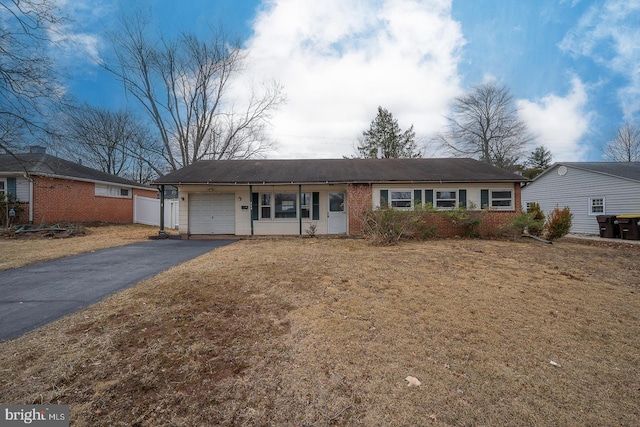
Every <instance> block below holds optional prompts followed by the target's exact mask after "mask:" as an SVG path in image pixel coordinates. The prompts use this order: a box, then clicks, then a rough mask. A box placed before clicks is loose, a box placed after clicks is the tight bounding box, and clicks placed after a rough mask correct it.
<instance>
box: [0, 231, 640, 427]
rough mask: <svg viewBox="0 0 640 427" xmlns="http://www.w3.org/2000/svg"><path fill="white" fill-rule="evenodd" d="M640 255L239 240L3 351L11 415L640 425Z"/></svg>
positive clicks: (443, 243) (2, 382) (573, 246)
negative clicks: (42, 406)
mask: <svg viewBox="0 0 640 427" xmlns="http://www.w3.org/2000/svg"><path fill="white" fill-rule="evenodd" d="M638 249H640V248H638V247H624V248H622V249H621V248H609V247H600V246H595V245H592V246H588V245H582V244H579V243H574V242H572V241H564V240H560V241H558V242H556V243H554V245H543V244H540V243H537V242H534V241H529V240H526V241H516V242H513V241H499V240H497V241H482V240H464V239H452V240H436V241H429V242H409V243H403V244H401V245H399V246H395V247H371V246H370V245H368V244H367V243H366V242H364V241H361V240H343V239H341V240H331V239H260V240H248V241H240V242H238V243H235V244H233V245H231V246H227V247H224V248H221V249H218V250H216V251H213V252H210V253H208V254H205V255H203V256H201V257H199V258H197V259H195V260H192V261H190V262H188V263H185V264H182V265H180V266H177V267H174V268H172V269H170V270H168V271H167V272H165V273H163V274H161V275H159V276H157V277H155V278H152V279H150V280H147V281H145V282H142V283H141V284H139V285H137V286H136V287H134V288H131V289H128V290H126V291H124V292H121V293H118V294H116V295H113V296H111V297H109V298H108V299H106V300H104V301H103V302H101V303H99V304H97V305H94V306H92V307H90V308H88V309H86V310H84V311H82V312H80V313H77V314H75V315H73V316H68V317H66V318H64V319H61V320H60V321H57V322H55V323H53V324H51V325H48V326H46V327H44V328H41V329H39V330H38V331H35V332H33V333H31V334H28V335H26V336H24V337H22V338H19V339H16V340H13V341H10V342H5V343H1V344H0V367H1V369H2V375H1V376H0V401H2V402H5V403H16V404H17V403H65V404H70V405H71V419H72V420H73V421H72V423H73V425H74V426H112V425H138V426H155V425H248V426H262V425H297V426H312V425H314V426H329V425H333V426H336V425H337V426H347V425H367V426H369V425H426V424H428V425H440V426H445V425H629V426H630V425H634V424H636V422H637V420H638V419H639V418H640V403H639V402H640V371H638V369H637V367H638V364H639V363H640V356H638V355H639V354H640V342H639V341H638V339H637V337H638V335H639V334H640V322H639V320H640V319H639V317H640V299H639V297H638V292H640V289H639V286H638V282H637V261H636V260H637V255H638V253H639V251H638ZM630 253H631V254H633V256H630ZM552 360H553V361H555V362H557V363H558V364H560V365H561V366H560V367H556V366H553V365H551V364H550V361H552ZM407 376H414V377H416V378H418V379H419V380H420V381H421V382H422V385H421V386H419V387H415V386H413V387H409V386H408V385H407V384H408V383H407V381H405V378H406V377H407Z"/></svg>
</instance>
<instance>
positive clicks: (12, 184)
mask: <svg viewBox="0 0 640 427" xmlns="http://www.w3.org/2000/svg"><path fill="white" fill-rule="evenodd" d="M16 191H17V190H16V179H15V178H7V193H9V194H11V195H12V196H13V199H14V200H16V199H17V198H18V196H17V195H16Z"/></svg>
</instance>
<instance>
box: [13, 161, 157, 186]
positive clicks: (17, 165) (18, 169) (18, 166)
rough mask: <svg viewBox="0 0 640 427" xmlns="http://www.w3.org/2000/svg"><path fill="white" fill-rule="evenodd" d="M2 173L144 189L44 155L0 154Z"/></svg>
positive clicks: (129, 182)
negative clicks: (70, 179)
mask: <svg viewBox="0 0 640 427" xmlns="http://www.w3.org/2000/svg"><path fill="white" fill-rule="evenodd" d="M4 172H10V173H25V172H27V173H29V174H31V175H44V176H55V177H63V178H72V179H77V180H81V181H99V182H106V183H114V184H121V185H126V186H129V187H145V186H144V185H142V184H139V183H137V182H134V181H130V180H128V179H125V178H121V177H119V176H115V175H111V174H108V173H106V172H102V171H99V170H96V169H92V168H89V167H87V166H83V165H81V164H79V163H74V162H70V161H68V160H64V159H61V158H59V157H55V156H52V155H49V154H44V153H34V154H16V155H15V156H14V155H11V154H1V155H0V173H4ZM145 188H146V187H145Z"/></svg>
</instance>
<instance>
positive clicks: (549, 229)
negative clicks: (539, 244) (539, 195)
mask: <svg viewBox="0 0 640 427" xmlns="http://www.w3.org/2000/svg"><path fill="white" fill-rule="evenodd" d="M572 219H573V214H572V213H571V211H570V210H569V208H568V207H567V206H565V207H564V208H562V209H560V208H558V207H557V206H556V207H555V209H554V210H552V211H551V213H550V214H549V216H548V217H547V222H546V223H545V224H544V236H545V238H546V239H547V240H555V239H559V238H560V237H562V236H565V235H567V234H568V233H569V231H570V230H571V220H572Z"/></svg>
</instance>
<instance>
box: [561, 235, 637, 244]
mask: <svg viewBox="0 0 640 427" xmlns="http://www.w3.org/2000/svg"><path fill="white" fill-rule="evenodd" d="M565 237H569V238H572V239H584V240H593V241H597V242H607V243H628V244H631V245H640V240H628V239H607V238H604V237H600V236H599V235H597V234H567V235H566V236H565Z"/></svg>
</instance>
